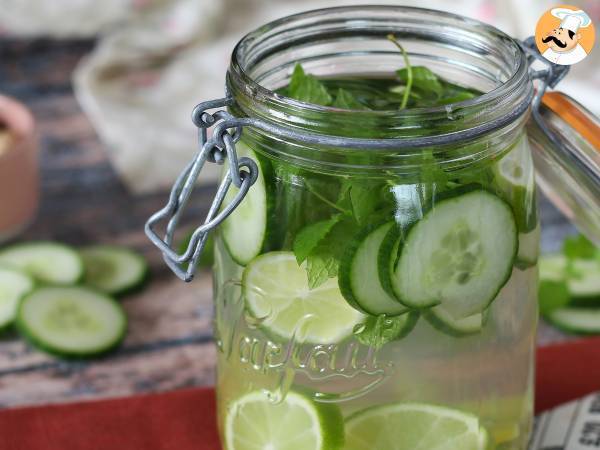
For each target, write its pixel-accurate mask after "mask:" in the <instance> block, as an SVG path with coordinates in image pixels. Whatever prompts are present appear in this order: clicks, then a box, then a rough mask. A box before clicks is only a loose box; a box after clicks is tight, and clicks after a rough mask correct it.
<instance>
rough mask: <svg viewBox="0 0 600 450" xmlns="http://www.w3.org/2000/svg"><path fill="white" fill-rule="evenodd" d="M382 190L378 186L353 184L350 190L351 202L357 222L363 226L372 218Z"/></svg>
mask: <svg viewBox="0 0 600 450" xmlns="http://www.w3.org/2000/svg"><path fill="white" fill-rule="evenodd" d="M380 194H381V189H378V188H377V187H376V186H365V185H362V184H357V183H355V184H353V185H352V186H351V188H350V202H351V203H352V212H353V213H354V218H355V219H356V221H357V222H358V223H359V224H361V225H363V224H365V223H366V222H367V221H368V220H369V218H370V217H371V216H372V214H373V211H375V209H376V207H377V205H378V203H379V202H380V201H381V198H380Z"/></svg>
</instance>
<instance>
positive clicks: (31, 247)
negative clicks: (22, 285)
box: [0, 242, 83, 285]
mask: <svg viewBox="0 0 600 450" xmlns="http://www.w3.org/2000/svg"><path fill="white" fill-rule="evenodd" d="M0 264H3V265H7V266H10V267H15V268H17V269H20V270H22V271H24V272H26V273H28V274H29V275H31V276H32V277H33V278H35V279H36V280H39V281H41V282H42V283H47V284H58V285H63V284H75V283H77V282H78V281H79V280H81V278H82V276H83V262H82V261H81V258H80V257H79V254H78V253H77V252H76V251H75V250H74V249H72V248H71V247H69V246H66V245H63V244H58V243H56V242H30V243H26V244H15V245H13V246H11V247H8V248H7V249H6V250H3V251H2V252H0Z"/></svg>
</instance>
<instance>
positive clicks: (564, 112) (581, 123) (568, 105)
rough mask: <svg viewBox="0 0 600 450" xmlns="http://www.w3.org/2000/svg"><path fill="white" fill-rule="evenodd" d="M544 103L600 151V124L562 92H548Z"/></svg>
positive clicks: (544, 97) (543, 99) (543, 100)
mask: <svg viewBox="0 0 600 450" xmlns="http://www.w3.org/2000/svg"><path fill="white" fill-rule="evenodd" d="M542 103H543V104H544V106H546V107H547V108H549V109H550V110H551V111H552V112H553V113H554V114H556V115H557V116H559V117H560V118H561V119H562V120H564V121H565V122H566V123H567V124H568V125H569V126H570V127H572V128H573V129H574V130H575V131H577V132H578V133H579V134H580V135H581V136H582V137H584V138H585V139H586V140H587V141H588V142H589V143H590V144H591V145H592V146H593V147H594V148H595V149H596V151H598V152H600V126H598V124H597V123H595V122H594V121H593V120H592V119H590V117H589V116H588V115H587V114H585V113H584V112H582V111H581V109H579V107H578V106H577V104H576V103H575V102H573V101H572V100H571V99H569V98H568V97H567V96H565V95H563V94H562V93H560V92H555V91H554V92H546V93H545V94H544V96H543V97H542Z"/></svg>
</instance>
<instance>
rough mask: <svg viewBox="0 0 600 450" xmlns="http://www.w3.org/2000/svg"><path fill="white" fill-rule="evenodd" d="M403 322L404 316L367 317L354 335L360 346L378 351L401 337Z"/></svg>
mask: <svg viewBox="0 0 600 450" xmlns="http://www.w3.org/2000/svg"><path fill="white" fill-rule="evenodd" d="M405 321H406V318H405V317H404V316H398V317H386V316H385V315H384V314H382V315H380V316H369V317H368V318H367V320H366V321H365V322H364V324H362V325H359V327H360V328H362V329H361V331H360V332H358V333H356V334H355V335H356V338H357V339H358V340H359V342H361V343H362V344H364V345H368V346H370V347H373V348H376V349H378V348H381V347H382V346H383V345H385V344H387V343H388V342H390V341H393V340H395V339H397V338H398V337H400V336H401V335H402V332H403V328H404V323H405Z"/></svg>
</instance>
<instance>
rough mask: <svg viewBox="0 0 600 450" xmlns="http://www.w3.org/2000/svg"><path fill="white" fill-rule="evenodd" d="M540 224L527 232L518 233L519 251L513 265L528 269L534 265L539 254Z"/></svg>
mask: <svg viewBox="0 0 600 450" xmlns="http://www.w3.org/2000/svg"><path fill="white" fill-rule="evenodd" d="M540 234H541V230H540V224H539V223H538V224H537V226H536V227H535V228H534V229H533V231H530V232H529V233H519V252H518V253H517V261H516V262H515V266H517V267H518V268H519V269H522V270H523V269H528V268H529V267H532V266H535V265H536V264H537V262H538V258H539V256H540Z"/></svg>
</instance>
